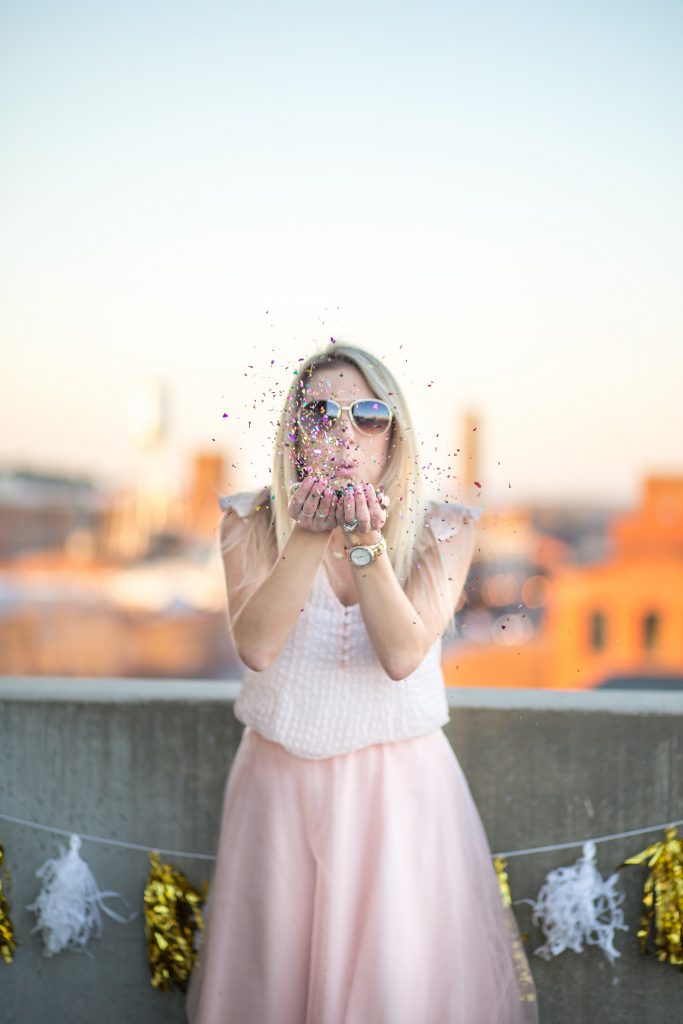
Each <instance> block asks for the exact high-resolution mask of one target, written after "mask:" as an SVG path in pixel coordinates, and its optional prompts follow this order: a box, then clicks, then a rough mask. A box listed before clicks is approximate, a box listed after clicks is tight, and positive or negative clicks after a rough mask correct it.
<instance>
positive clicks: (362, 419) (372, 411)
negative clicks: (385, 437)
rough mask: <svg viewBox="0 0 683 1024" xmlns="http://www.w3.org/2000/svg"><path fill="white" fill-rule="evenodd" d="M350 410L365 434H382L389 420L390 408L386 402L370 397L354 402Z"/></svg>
mask: <svg viewBox="0 0 683 1024" xmlns="http://www.w3.org/2000/svg"><path fill="white" fill-rule="evenodd" d="M352 412H353V418H354V419H355V421H356V423H357V424H358V427H359V429H360V430H364V431H365V432H366V433H367V434H382V433H384V431H385V430H386V429H387V427H388V425H389V423H390V422H391V410H390V409H389V406H388V405H387V404H386V402H380V401H374V400H373V399H371V398H369V399H364V400H363V401H362V402H356V403H355V404H354V406H353V409H352Z"/></svg>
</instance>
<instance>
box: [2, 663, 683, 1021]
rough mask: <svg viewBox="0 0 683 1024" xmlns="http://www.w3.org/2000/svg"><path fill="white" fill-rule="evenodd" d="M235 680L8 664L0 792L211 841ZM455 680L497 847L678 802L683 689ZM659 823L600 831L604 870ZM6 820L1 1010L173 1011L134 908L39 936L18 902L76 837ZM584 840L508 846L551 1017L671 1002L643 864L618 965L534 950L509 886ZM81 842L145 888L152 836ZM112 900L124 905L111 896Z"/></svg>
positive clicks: (36, 811)
mask: <svg viewBox="0 0 683 1024" xmlns="http://www.w3.org/2000/svg"><path fill="white" fill-rule="evenodd" d="M238 690H239V683H238V682H237V681H235V680H227V681H207V680H201V679H200V680H159V679H154V680H150V679H101V678H98V679H52V678H33V677H32V678H4V679H0V812H3V813H5V814H8V815H11V816H14V817H16V818H22V819H27V820H29V821H33V822H38V823H41V824H43V825H46V826H51V827H54V828H61V829H65V830H68V831H74V832H78V833H79V834H81V835H90V836H98V837H103V838H105V839H115V840H120V841H122V842H128V843H136V844H140V845H141V846H143V847H156V848H157V849H169V850H185V851H193V852H194V853H197V854H206V855H209V856H210V855H212V854H213V853H214V852H215V846H216V842H217V837H218V828H219V824H220V812H221V805H222V798H223V792H224V786H225V782H226V779H227V778H228V776H229V772H230V766H231V763H232V759H233V757H234V755H235V752H236V750H237V747H238V744H239V741H240V739H241V735H242V729H243V727H242V725H241V723H240V722H238V721H237V719H235V717H234V714H233V701H234V698H235V696H236V695H237V693H238ZM447 695H448V701H449V705H450V708H451V718H450V721H449V723H448V724H447V725H446V726H445V727H444V732H445V733H446V735H447V737H448V740H449V742H450V744H451V747H452V749H453V751H454V753H455V755H456V758H457V761H458V763H459V764H460V766H461V767H462V770H463V772H464V774H465V777H466V780H467V784H468V786H469V788H470V790H471V793H472V796H473V798H474V800H475V803H476V805H477V808H478V809H479V812H480V815H481V819H482V823H483V825H484V828H485V831H486V834H487V837H488V839H489V844H490V846H491V850H492V851H493V852H494V853H495V852H498V851H505V850H508V851H516V850H523V849H527V848H528V847H539V846H545V845H553V844H560V843H572V842H574V843H575V842H577V841H582V840H585V839H586V838H591V837H595V836H600V835H607V834H611V833H617V832H619V833H620V832H624V831H626V830H628V829H634V828H645V827H648V826H652V825H657V824H659V823H665V822H667V821H673V820H677V819H681V818H683V694H681V693H677V692H664V691H650V692H643V691H633V690H629V691H623V690H622V691H619V690H604V691H592V690H590V691H586V690H572V691H554V690H512V689H504V688H503V689H486V690H479V689H477V690H473V689H467V688H458V689H449V690H447ZM679 831H680V833H681V834H683V829H681V830H679ZM658 838H661V835H660V834H658V833H654V834H653V833H649V834H647V835H644V836H637V837H632V838H629V839H620V840H615V841H611V842H609V843H605V844H601V845H599V846H598V856H597V864H598V870H599V871H600V873H601V875H602V876H603V877H604V878H606V877H608V875H609V874H610V873H611V872H614V871H617V870H619V868H620V864H621V861H622V860H623V859H624V858H626V857H628V856H630V855H632V854H633V853H635V852H637V851H639V850H641V849H644V848H645V847H646V846H647V845H649V843H651V842H653V841H654V840H655V839H658ZM0 840H1V841H2V842H3V844H4V846H5V851H6V856H7V867H8V868H9V871H10V873H11V875H12V888H11V892H10V908H11V914H12V920H13V922H14V927H15V931H16V934H17V939H18V941H19V943H20V945H19V948H18V949H17V953H16V957H15V962H14V963H13V964H10V965H4V964H2V963H0V971H2V975H3V977H2V995H1V996H0V1020H1V1021H2V1024H54V1021H61V1020H65V1021H72V1022H74V1024H80V1022H84V1024H86V1022H87V1024H90V1022H91V1021H93V1020H97V1021H98V1024H120V1022H121V1021H124V1020H125V1021H126V1022H130V1024H137V1022H140V1024H142V1022H145V1024H161V1022H164V1024H176V1022H177V1024H182V1022H183V1021H184V1020H185V1014H184V997H183V995H182V993H180V992H177V991H174V992H169V993H160V992H156V991H155V990H154V989H152V987H151V985H150V983H149V972H148V968H147V960H146V947H145V942H144V932H143V929H142V923H141V921H140V920H139V919H138V920H137V921H135V922H132V923H131V924H130V925H125V926H124V925H119V924H117V923H116V922H113V921H111V920H110V919H109V918H105V920H104V934H103V937H102V939H100V940H99V941H97V940H94V941H93V942H92V944H91V952H92V955H93V956H94V960H92V959H91V958H90V957H88V956H78V955H76V954H73V953H62V954H60V955H59V956H57V957H54V958H52V959H46V958H44V957H43V956H42V947H41V944H40V941H39V939H38V937H37V936H32V935H31V934H30V930H31V928H32V927H33V925H34V924H35V918H34V917H33V915H32V914H30V913H29V912H28V910H26V904H28V903H29V902H31V900H32V899H34V898H35V895H36V893H37V890H38V886H39V882H38V880H37V879H36V878H35V870H36V868H37V867H38V866H39V865H40V864H41V863H42V862H43V861H44V860H45V859H46V858H47V857H54V856H55V855H56V854H57V853H58V852H59V848H60V846H62V847H64V846H66V844H67V840H66V837H62V836H59V835H55V834H52V833H46V832H43V831H38V830H35V829H31V828H28V827H26V826H25V825H21V824H18V823H10V822H6V821H2V820H0ZM580 852H581V851H580V849H579V848H578V847H577V848H571V849H562V850H548V851H544V852H538V853H535V854H533V855H525V856H519V857H510V860H509V862H508V875H509V881H510V886H511V890H512V898H513V909H514V912H515V916H516V918H517V920H518V923H519V925H520V928H521V931H522V935H523V936H526V939H525V947H526V949H527V953H528V956H529V963H530V966H531V969H532V972H533V974H534V978H535V980H536V984H537V988H538V992H539V1000H540V1007H541V1022H542V1024H583V1022H592V1021H596V1020H597V1021H605V1022H608V1024H609V1022H619V1024H659V1022H660V1021H662V1020H670V1021H674V1020H677V1019H678V1018H677V1014H679V1008H680V985H681V975H680V970H679V969H678V968H676V967H673V966H671V965H668V964H660V963H658V962H657V961H656V959H655V958H653V957H642V956H641V955H640V953H639V951H638V946H637V939H636V930H637V927H638V925H639V921H640V914H641V900H642V888H643V879H644V877H645V872H644V870H643V869H641V868H634V867H630V868H625V869H623V870H621V871H620V872H619V882H618V888H619V890H620V891H622V892H624V894H625V901H624V904H623V908H622V909H623V912H624V916H625V919H626V922H627V923H628V924H629V926H630V932H617V934H616V947H617V950H618V951H619V952H620V954H621V956H620V957H619V959H618V960H617V961H616V962H615V964H614V966H610V965H609V963H608V962H607V960H606V958H605V957H604V955H603V954H602V953H601V952H599V951H598V950H597V949H595V948H593V947H591V948H588V949H587V950H586V951H585V952H584V953H582V954H580V955H577V954H575V953H573V952H572V951H566V952H564V953H563V954H562V955H561V956H560V957H557V958H555V959H554V960H552V961H551V962H549V963H546V962H545V961H543V960H541V959H540V958H539V957H536V956H534V955H533V950H534V949H536V948H538V946H539V945H540V944H541V942H542V941H543V935H542V932H541V931H540V929H539V928H537V927H536V926H534V925H533V924H532V922H531V911H530V908H529V907H528V905H526V904H522V903H520V902H517V903H515V902H514V901H515V900H517V901H519V900H521V899H524V898H535V897H536V895H537V893H538V890H539V888H540V886H541V885H542V883H543V881H544V879H545V876H546V874H547V872H548V871H549V870H551V869H553V868H556V867H560V866H562V865H567V864H571V863H573V862H574V861H575V860H576V858H577V857H578V856H579V854H580ZM81 853H82V856H83V857H84V859H85V860H86V861H87V862H88V864H89V865H90V866H91V868H92V869H93V872H94V874H95V877H96V879H97V881H98V883H99V884H100V886H101V888H105V889H112V890H114V891H116V892H119V893H121V894H122V895H123V896H124V897H125V898H126V899H127V900H128V901H129V904H130V905H131V906H133V907H136V908H140V907H141V898H142V891H143V887H144V883H145V879H146V877H147V872H148V870H149V861H148V857H147V855H146V853H145V852H144V850H135V849H130V848H124V847H117V846H114V845H113V844H112V843H96V842H94V841H93V840H86V839H84V840H83V847H82V850H81ZM167 859H169V860H171V861H172V862H173V863H175V864H177V866H178V867H180V869H181V870H183V871H184V872H186V874H187V875H188V877H189V878H190V881H191V882H192V883H193V884H195V885H198V884H199V883H200V882H201V881H202V880H204V879H210V878H211V873H212V869H213V862H212V861H202V860H195V859H192V858H189V857H185V858H183V857H168V858H167ZM108 904H109V905H110V906H112V908H113V909H115V910H119V911H120V910H122V909H125V908H124V907H123V906H122V905H121V903H120V901H119V900H109V901H108ZM456 910H457V908H456ZM283 941H286V936H283ZM254 1024H261V1022H254ZM268 1024H270V1022H268ZM274 1024H276V1022H274ZM373 1024H374V1022H373ZM378 1024H386V1022H378ZM430 1024H431V1022H430ZM472 1024H479V1022H472Z"/></svg>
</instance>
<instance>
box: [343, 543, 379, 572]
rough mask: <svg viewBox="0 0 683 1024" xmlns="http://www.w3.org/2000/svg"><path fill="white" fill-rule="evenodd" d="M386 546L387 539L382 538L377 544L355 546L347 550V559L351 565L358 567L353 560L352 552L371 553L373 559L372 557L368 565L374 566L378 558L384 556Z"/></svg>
mask: <svg viewBox="0 0 683 1024" xmlns="http://www.w3.org/2000/svg"><path fill="white" fill-rule="evenodd" d="M386 546H387V539H386V537H382V539H381V540H378V541H377V543H376V544H355V545H354V546H353V547H352V548H349V549H348V550H347V552H346V557H347V558H348V559H349V561H350V562H351V565H353V566H354V567H356V566H355V563H354V561H353V559H352V558H351V552H352V551H359V550H361V551H369V552H370V555H371V556H372V557H371V559H370V561H369V562H368V563H367V564H368V565H372V563H373V562H374V561H375V559H376V558H377V556H378V555H381V554H382V552H383V551H384V549H385V548H386Z"/></svg>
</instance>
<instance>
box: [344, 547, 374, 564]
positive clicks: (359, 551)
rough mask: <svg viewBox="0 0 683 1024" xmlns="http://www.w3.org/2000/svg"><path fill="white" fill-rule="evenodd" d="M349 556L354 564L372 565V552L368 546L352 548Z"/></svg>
mask: <svg viewBox="0 0 683 1024" xmlns="http://www.w3.org/2000/svg"><path fill="white" fill-rule="evenodd" d="M349 558H350V559H351V561H352V562H353V564H354V565H370V562H371V561H372V553H371V552H370V551H368V549H367V548H352V549H351V552H350V554H349Z"/></svg>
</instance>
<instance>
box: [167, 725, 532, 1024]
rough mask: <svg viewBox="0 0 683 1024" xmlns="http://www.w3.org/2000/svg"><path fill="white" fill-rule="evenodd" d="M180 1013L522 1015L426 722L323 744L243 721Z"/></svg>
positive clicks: (473, 847) (489, 885)
mask: <svg viewBox="0 0 683 1024" xmlns="http://www.w3.org/2000/svg"><path fill="white" fill-rule="evenodd" d="M186 1005H187V1015H188V1020H189V1022H190V1024H536V1022H537V1021H538V1007H537V1001H536V990H535V986H534V982H533V979H532V977H531V973H530V970H529V965H528V961H527V958H526V954H525V951H524V949H523V947H522V944H521V939H520V936H519V931H518V928H517V924H516V921H515V918H514V916H513V913H512V911H511V909H510V908H506V907H504V905H503V902H502V899H501V894H500V889H499V886H498V880H497V878H496V873H495V870H494V868H493V864H492V860H491V850H490V847H489V845H488V840H487V838H486V834H485V832H484V828H483V825H482V822H481V818H480V816H479V812H478V811H477V809H476V806H475V804H474V800H473V798H472V795H471V792H470V789H469V785H468V783H467V780H466V778H465V776H464V774H463V771H462V768H461V767H460V763H459V761H458V759H457V757H456V755H455V753H454V751H453V749H452V748H451V746H450V744H449V742H448V739H447V737H446V735H445V733H444V732H443V730H442V729H437V730H435V731H434V732H432V733H430V734H429V735H427V736H419V737H416V738H414V739H410V740H405V741H402V742H400V743H379V744H374V745H373V746H370V747H364V748H362V749H361V750H357V751H354V752H353V753H351V754H343V755H340V756H337V757H330V758H325V759H323V760H307V759H304V758H300V757H295V756H293V755H292V754H290V753H289V752H288V751H287V750H285V749H284V747H282V746H281V745H280V744H278V743H273V742H271V741H270V740H267V739H265V738H264V737H263V736H261V735H260V734H259V733H258V732H257V731H256V730H255V729H253V728H250V727H249V726H247V727H246V728H245V730H244V732H243V734H242V739H241V741H240V745H239V747H238V750H237V754H236V756H235V760H234V761H233V764H232V766H231V769H230V774H229V776H228V779H227V782H226V786H225V791H224V802H223V814H222V820H221V829H220V837H219V844H218V851H217V860H216V865H215V869H214V872H213V879H212V882H211V889H210V893H209V899H208V901H207V904H206V908H205V931H204V933H203V941H202V944H201V946H200V951H199V957H198V959H197V962H196V964H195V968H194V971H193V973H192V975H191V978H190V983H189V987H188V991H187V1004H186Z"/></svg>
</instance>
